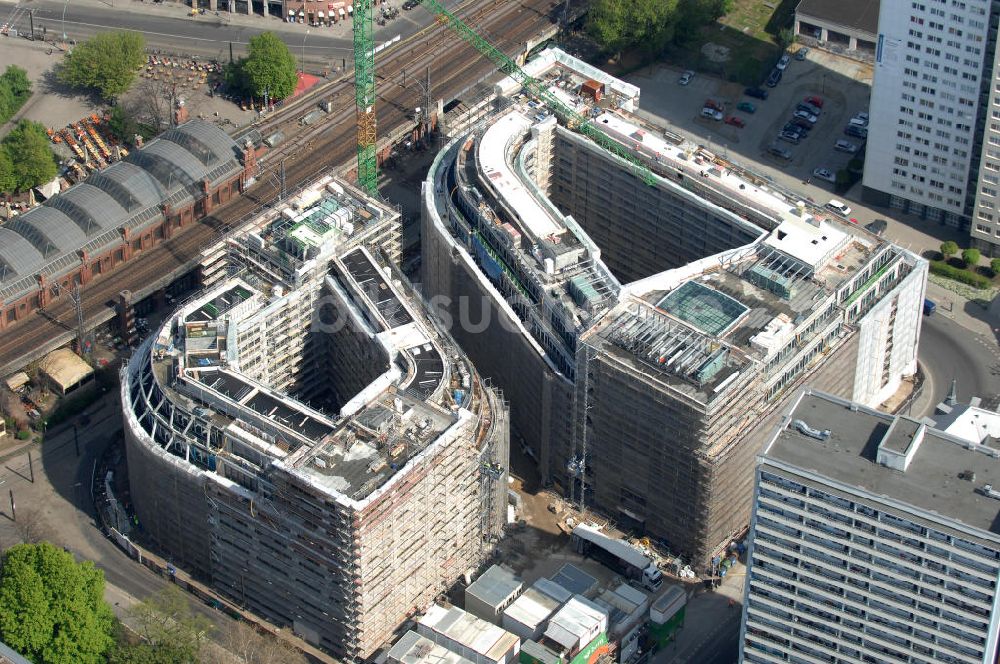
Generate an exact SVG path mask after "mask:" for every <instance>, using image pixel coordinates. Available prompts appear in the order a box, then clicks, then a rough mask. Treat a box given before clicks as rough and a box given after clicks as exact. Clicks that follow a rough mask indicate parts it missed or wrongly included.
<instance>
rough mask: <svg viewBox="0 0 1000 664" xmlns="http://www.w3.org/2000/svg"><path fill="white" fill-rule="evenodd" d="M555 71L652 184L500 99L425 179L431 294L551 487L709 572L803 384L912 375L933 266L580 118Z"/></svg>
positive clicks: (638, 134) (743, 179) (737, 524)
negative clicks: (494, 387)
mask: <svg viewBox="0 0 1000 664" xmlns="http://www.w3.org/2000/svg"><path fill="white" fill-rule="evenodd" d="M550 60H551V58H550ZM554 61H555V62H557V64H558V66H557V67H556V66H555V65H553V66H554V67H556V68H555V69H553V70H552V71H550V72H540V73H538V77H539V78H540V79H542V80H545V79H546V78H548V79H549V80H551V81H552V88H551V91H552V94H554V95H557V96H559V95H562V97H565V103H567V104H573V105H575V107H576V109H577V112H579V113H581V114H584V115H587V116H588V117H590V118H592V119H591V122H592V123H593V124H595V125H596V126H598V127H600V128H601V129H602V130H603V131H604V132H605V133H606V134H607V135H608V136H610V137H611V138H612V139H613V140H615V141H618V142H619V143H620V144H621V145H622V146H623V147H625V148H626V149H627V150H629V151H630V152H631V153H632V154H634V155H636V158H637V160H638V161H640V162H641V163H643V164H645V167H647V168H648V169H649V170H650V171H651V177H652V179H653V180H654V183H653V184H652V185H649V184H647V183H646V182H645V181H644V180H643V178H642V177H639V175H638V174H637V172H636V168H635V167H634V166H633V165H630V164H629V163H627V162H625V161H623V160H621V159H619V158H618V157H615V156H613V155H612V154H611V153H609V152H608V151H606V150H603V149H601V148H600V147H598V146H597V145H596V144H594V143H593V142H591V141H590V140H588V139H586V138H584V137H583V136H581V135H580V134H578V133H575V132H572V131H570V130H568V129H566V128H564V127H562V126H561V125H559V124H558V123H557V122H556V120H555V118H554V117H551V116H548V117H546V115H547V113H545V111H544V109H543V108H541V107H539V106H538V104H537V102H534V101H530V100H527V99H524V98H523V97H520V96H519V95H517V94H516V92H517V86H516V85H505V84H503V83H502V84H500V85H499V86H498V89H500V90H501V91H504V90H505V91H507V92H508V93H509V94H511V95H513V98H512V99H511V100H508V101H507V102H506V103H504V104H503V105H504V106H505V108H504V109H503V110H501V111H499V112H498V113H496V114H495V115H494V116H493V117H491V118H489V119H488V120H487V121H485V122H483V123H482V124H481V125H480V126H479V127H478V128H476V129H474V130H472V131H470V132H469V133H468V134H466V135H464V136H461V137H459V138H457V139H456V140H454V141H453V142H452V143H451V144H450V145H448V146H447V147H446V148H445V149H444V150H443V151H442V152H441V153H440V154H439V155H438V157H437V159H436V160H435V162H434V164H433V167H432V169H431V171H430V173H429V174H428V176H427V179H426V181H425V184H424V189H423V192H422V198H423V217H422V229H421V230H422V246H423V275H422V276H423V283H424V290H425V293H426V294H427V295H428V296H430V297H431V298H432V301H435V302H437V303H439V309H441V311H442V313H443V314H446V315H447V316H449V317H450V318H451V319H453V320H452V322H453V330H454V331H453V335H454V337H455V338H456V340H457V341H458V342H459V344H460V345H461V346H462V347H463V348H464V349H465V350H466V352H467V353H468V354H469V356H470V357H471V358H472V360H473V361H474V362H475V363H476V366H477V367H479V368H480V370H481V371H482V372H483V373H484V374H485V375H488V376H490V377H491V378H492V379H493V380H494V381H495V382H496V383H497V384H498V385H499V386H500V387H501V388H502V389H503V390H504V393H505V395H506V397H507V398H508V399H509V400H510V404H511V422H512V431H513V433H514V434H515V437H516V438H518V439H519V440H520V441H521V443H522V444H523V445H524V446H525V447H526V448H527V449H528V450H529V451H531V452H532V453H533V454H534V455H535V456H536V457H537V460H538V462H539V467H540V469H541V472H542V475H543V478H544V479H546V480H548V481H550V482H553V483H555V484H556V485H558V486H560V487H561V488H562V489H563V490H564V491H565V493H566V495H567V496H568V497H570V498H572V499H574V500H576V501H581V500H582V501H583V502H585V503H586V504H587V506H588V507H598V508H600V509H601V510H603V511H604V512H605V513H606V514H607V515H608V516H610V517H611V518H612V519H614V520H615V521H616V522H617V523H619V524H621V525H623V526H625V527H627V528H630V529H633V530H636V531H641V532H643V533H645V534H647V535H650V536H656V537H659V538H662V539H664V540H666V541H667V542H668V543H669V546H670V548H671V550H673V551H674V552H676V553H680V554H682V555H683V556H685V557H686V558H688V559H689V560H693V561H694V562H695V563H696V564H697V565H699V566H700V565H701V564H703V563H707V562H708V561H709V560H710V559H711V558H712V556H713V555H714V554H715V553H717V552H718V551H720V550H722V549H723V548H724V547H725V546H727V545H728V544H729V542H730V541H731V539H732V538H733V537H736V536H738V535H739V534H740V533H741V532H742V531H744V530H745V529H746V527H747V525H748V524H749V515H750V505H751V497H752V481H753V471H752V468H753V461H754V457H755V455H756V454H757V452H758V451H759V449H760V444H762V443H763V441H764V437H765V436H766V434H767V432H768V431H769V429H770V427H771V426H772V425H773V424H774V421H775V419H776V418H778V417H779V413H780V412H782V410H783V408H784V404H785V403H786V402H787V400H788V399H789V398H790V397H791V396H792V395H793V394H794V393H795V391H796V390H797V388H798V387H800V386H802V385H805V384H810V385H813V386H815V387H818V388H821V389H824V390H826V391H829V392H834V393H837V394H842V395H844V396H846V397H849V398H851V399H852V400H854V401H857V402H860V403H865V404H874V405H878V404H881V403H882V402H884V401H885V400H886V399H888V398H889V397H891V396H892V395H893V394H894V393H896V391H897V390H898V389H899V388H900V386H901V380H902V378H903V377H904V376H907V375H910V374H912V373H913V372H914V371H915V370H916V354H917V339H918V338H919V330H920V311H921V305H922V301H923V292H924V287H925V281H926V273H927V264H926V262H925V261H923V260H922V259H921V258H919V257H917V256H915V255H913V254H911V253H909V252H907V251H905V250H903V249H901V248H899V247H896V246H894V245H892V244H890V243H888V242H886V241H884V240H882V239H880V238H878V237H876V236H875V235H872V234H871V233H869V232H867V231H866V230H864V229H862V228H859V227H857V226H856V225H854V224H851V223H848V222H847V221H846V220H841V219H838V218H836V217H831V216H829V215H827V214H823V213H822V211H821V210H819V209H816V208H813V207H810V206H807V205H806V204H804V203H801V202H796V200H797V199H794V198H790V197H789V195H788V193H787V192H785V193H779V192H775V191H773V190H772V188H771V186H770V185H769V183H767V182H766V181H765V180H763V179H762V178H758V177H756V176H754V175H753V174H752V173H749V172H747V171H745V170H743V169H740V168H737V167H736V166H734V165H733V164H731V163H729V162H727V161H726V160H724V159H721V158H719V157H718V156H716V155H714V154H711V153H709V152H707V151H706V150H704V149H703V148H700V147H698V146H694V145H690V144H687V143H685V142H684V141H682V140H681V139H679V137H674V140H671V139H670V138H667V139H665V138H663V136H665V135H666V136H670V134H669V132H666V133H665V132H664V130H662V129H657V128H655V127H651V126H647V125H644V124H642V123H641V122H640V121H639V120H637V119H636V118H634V117H632V116H630V115H628V114H627V113H625V112H624V111H612V110H608V109H607V108H604V107H603V106H606V105H608V104H602V106H601V107H598V106H596V105H594V104H593V102H592V100H590V101H589V102H588V100H587V99H586V98H585V96H584V95H582V94H581V93H579V92H574V91H575V90H578V89H579V86H580V85H581V84H582V83H583V82H585V81H586V80H587V79H586V78H585V76H580V75H578V72H575V71H574V70H573V68H572V64H573V59H572V58H571V57H569V56H565V57H561V58H557V59H555V60H554ZM584 73H586V72H584ZM574 86H576V87H574ZM636 97H637V96H636ZM617 101H618V102H619V103H618V105H619V106H620V107H625V106H626V103H622V102H623V100H617ZM624 101H628V100H624ZM588 103H589V104H590V105H588ZM615 103H616V102H615V100H612V102H611V104H610V105H612V106H613V105H615ZM470 312H471V313H472V315H471V316H470V315H469V313H470ZM487 315H488V316H489V317H490V319H491V323H492V324H490V325H480V326H476V325H468V324H466V323H465V322H463V320H462V319H463V317H464V318H466V319H470V318H471V320H472V321H482V320H484V318H485V317H486V316H487Z"/></svg>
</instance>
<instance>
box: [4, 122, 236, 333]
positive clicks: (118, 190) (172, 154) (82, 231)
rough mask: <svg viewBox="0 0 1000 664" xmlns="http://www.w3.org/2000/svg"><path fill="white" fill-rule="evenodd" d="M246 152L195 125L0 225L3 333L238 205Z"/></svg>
mask: <svg viewBox="0 0 1000 664" xmlns="http://www.w3.org/2000/svg"><path fill="white" fill-rule="evenodd" d="M255 172H256V160H255V156H254V152H253V149H252V148H241V147H240V146H238V145H237V144H236V142H235V141H233V139H232V138H231V137H230V136H229V135H228V134H226V133H225V132H224V131H222V130H221V129H219V128H218V127H217V126H215V125H213V124H211V123H208V122H203V121H201V120H192V121H190V122H186V123H185V124H183V125H180V126H178V127H175V128H173V129H171V130H169V131H167V132H165V133H164V134H162V135H161V136H159V137H158V138H156V139H154V140H152V141H150V142H149V143H147V144H146V145H145V147H143V148H141V149H137V150H135V151H133V152H132V153H131V154H130V155H128V156H127V157H126V158H125V159H123V160H122V161H119V162H116V163H114V164H112V165H111V166H109V167H108V168H105V169H104V170H102V171H99V172H97V173H94V174H93V175H91V176H90V177H89V178H87V179H86V180H85V181H83V182H81V183H79V184H77V185H75V186H73V187H71V188H69V189H67V190H66V191H65V192H63V193H61V194H59V195H57V196H54V197H52V198H50V199H49V200H47V201H45V203H44V204H43V205H40V206H38V207H36V208H34V209H32V210H30V211H28V212H26V213H25V214H23V215H20V216H18V217H15V218H14V219H11V220H10V221H8V222H6V223H4V224H3V225H0V307H2V310H0V330H2V329H5V328H7V327H9V326H11V325H13V324H15V323H16V322H17V321H19V320H22V319H24V318H26V317H28V316H29V315H30V314H31V313H33V312H34V311H35V310H36V309H39V308H41V307H44V306H46V305H47V304H48V303H50V302H51V301H52V300H53V299H54V298H57V297H60V296H63V295H65V294H66V293H67V292H68V291H70V290H72V289H73V287H74V286H75V285H77V284H80V285H81V286H83V285H86V284H87V283H89V282H90V281H92V280H94V279H97V278H100V277H102V276H104V275H107V274H109V273H111V272H113V271H114V270H116V269H117V268H118V267H119V266H121V265H122V264H124V263H126V262H127V261H129V260H131V259H132V258H133V257H135V256H136V255H138V254H140V253H141V252H143V251H144V250H146V249H149V248H151V247H154V246H156V245H157V244H159V243H161V242H163V241H165V240H168V239H169V238H170V237H171V235H173V234H174V233H176V232H177V230H178V229H180V228H183V227H184V226H186V225H188V224H190V223H192V222H194V221H196V220H198V219H201V218H202V217H205V216H206V215H208V214H210V213H211V211H212V210H213V209H214V208H215V207H216V206H218V205H222V204H224V203H226V202H227V201H229V200H230V199H232V198H233V197H234V196H237V195H239V193H240V192H241V191H242V189H243V187H244V186H245V185H246V183H247V180H248V178H250V177H252V176H253V175H254V173H255Z"/></svg>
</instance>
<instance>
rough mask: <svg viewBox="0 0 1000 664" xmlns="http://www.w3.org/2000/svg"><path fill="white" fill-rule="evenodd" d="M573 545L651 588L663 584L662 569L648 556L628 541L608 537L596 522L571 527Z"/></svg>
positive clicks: (585, 554)
mask: <svg viewBox="0 0 1000 664" xmlns="http://www.w3.org/2000/svg"><path fill="white" fill-rule="evenodd" d="M573 548H574V549H575V550H576V552H577V553H580V554H582V555H584V556H589V557H591V558H593V559H594V560H597V561H598V562H600V563H602V564H603V565H605V566H607V567H610V568H611V569H613V570H614V571H616V572H618V573H619V574H621V575H622V576H624V577H625V578H626V579H629V580H631V581H634V582H636V583H637V584H638V585H640V586H642V587H643V588H645V589H646V590H649V591H650V592H655V591H656V590H659V589H660V586H661V585H662V584H663V573H662V572H660V569H659V568H658V567H657V566H656V562H655V561H654V560H653V559H652V558H651V557H649V556H647V555H646V554H645V553H643V552H642V551H640V550H639V549H637V548H636V547H634V546H632V545H631V544H629V543H628V542H625V541H623V540H619V539H614V538H612V537H608V536H607V535H605V534H604V533H602V532H601V531H600V529H598V528H597V527H595V526H591V525H588V524H585V523H581V524H580V525H578V526H576V527H575V528H573Z"/></svg>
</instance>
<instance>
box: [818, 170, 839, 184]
mask: <svg viewBox="0 0 1000 664" xmlns="http://www.w3.org/2000/svg"><path fill="white" fill-rule="evenodd" d="M813 177H814V178H816V179H817V180H826V181H827V182H836V181H837V176H835V175H834V174H833V171H831V170H830V169H828V168H814V169H813Z"/></svg>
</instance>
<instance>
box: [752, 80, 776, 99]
mask: <svg viewBox="0 0 1000 664" xmlns="http://www.w3.org/2000/svg"><path fill="white" fill-rule="evenodd" d="M778 78H781V77H780V76H779V77H778ZM771 87H774V86H773V85H772V86H771ZM743 94H745V95H746V96H747V97H753V98H754V99H762V100H763V99H767V95H768V94H770V93H768V91H767V90H765V89H764V88H747V89H746V90H744V91H743Z"/></svg>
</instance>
